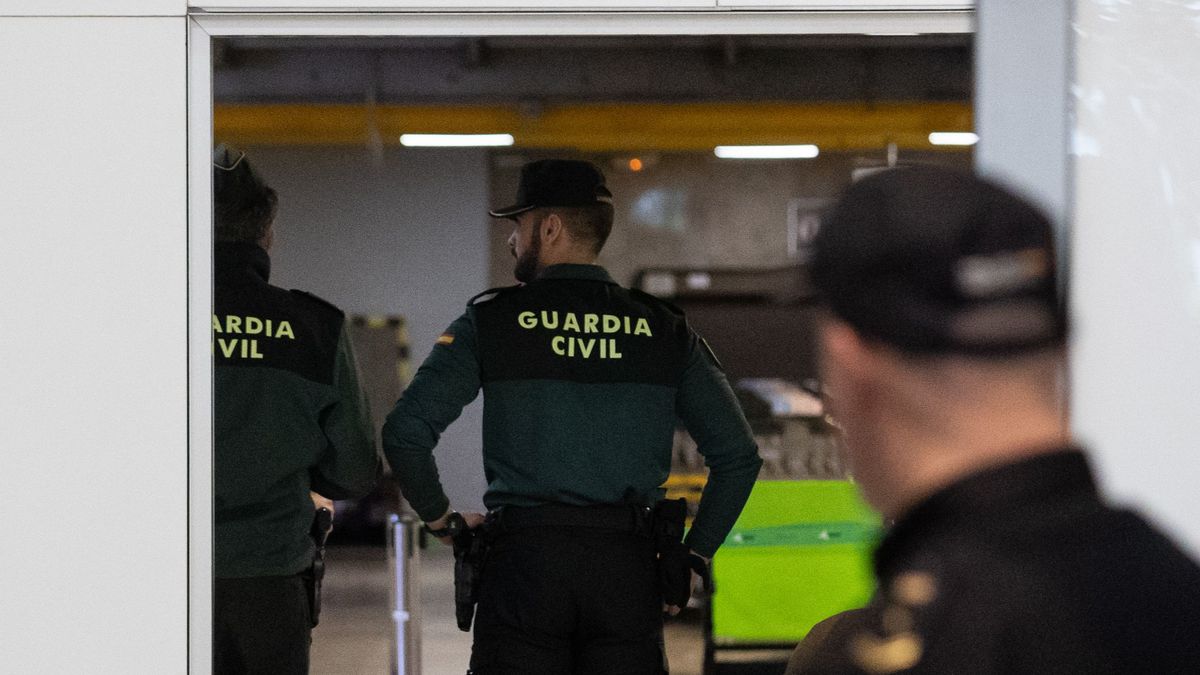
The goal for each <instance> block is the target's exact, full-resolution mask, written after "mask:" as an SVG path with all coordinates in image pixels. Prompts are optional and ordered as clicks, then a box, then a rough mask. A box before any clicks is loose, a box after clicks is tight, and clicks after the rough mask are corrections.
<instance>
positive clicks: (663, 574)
mask: <svg viewBox="0 0 1200 675" xmlns="http://www.w3.org/2000/svg"><path fill="white" fill-rule="evenodd" d="M686 518H687V501H686V500H684V499H669V500H663V501H660V502H658V503H657V504H655V506H654V513H653V514H652V516H651V518H650V526H651V532H652V536H653V537H654V550H655V552H656V553H657V554H658V584H659V588H660V590H661V591H662V599H663V602H664V603H666V604H668V605H673V606H675V607H684V606H685V605H687V602H688V599H690V598H691V597H692V572H696V573H697V574H698V575H700V578H701V579H702V580H703V582H704V589H705V591H708V592H711V591H712V577H711V575H710V574H709V571H708V565H707V563H705V562H704V559H703V558H701V557H700V556H698V555H696V554H694V553H692V552H691V550H689V549H688V547H687V545H686V544H684V543H683V528H684V520H685V519H686Z"/></svg>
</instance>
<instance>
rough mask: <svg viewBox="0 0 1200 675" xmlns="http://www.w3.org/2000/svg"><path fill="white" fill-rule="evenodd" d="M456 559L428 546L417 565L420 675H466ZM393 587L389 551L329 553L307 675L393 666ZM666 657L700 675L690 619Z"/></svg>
mask: <svg viewBox="0 0 1200 675" xmlns="http://www.w3.org/2000/svg"><path fill="white" fill-rule="evenodd" d="M453 560H454V559H453V557H452V556H451V555H450V552H449V549H446V548H445V547H442V546H436V547H433V546H431V547H430V548H428V549H426V550H425V551H422V560H421V571H422V574H421V582H420V589H419V593H420V597H421V610H420V611H421V624H422V629H421V638H422V649H421V661H422V669H421V673H409V674H408V675H463V674H464V673H466V671H467V661H468V659H469V657H470V651H471V638H470V635H468V634H467V633H463V632H461V631H459V630H458V627H457V626H456V625H455V621H454V595H453V592H454V589H453V580H452V578H451V574H452V572H451V570H452V565H453ZM391 611H392V610H391V583H390V570H389V569H388V563H387V551H386V550H385V549H383V548H371V547H337V548H334V547H331V548H330V550H329V553H328V572H327V576H326V579H325V593H324V601H323V608H322V611H321V625H320V626H318V627H317V628H316V629H315V630H314V631H313V646H312V673H313V674H314V675H354V674H357V673H388V672H389V671H390V668H391V666H390V664H391V660H392V647H391V645H392V634H393V630H394V628H393V624H392V619H391ZM666 644H667V658H668V660H669V661H670V664H671V674H672V675H700V671H701V663H702V661H703V645H704V641H703V637H702V634H701V626H700V624H699V623H698V622H696V621H695V620H692V621H679V620H674V621H670V622H668V624H667V630H666Z"/></svg>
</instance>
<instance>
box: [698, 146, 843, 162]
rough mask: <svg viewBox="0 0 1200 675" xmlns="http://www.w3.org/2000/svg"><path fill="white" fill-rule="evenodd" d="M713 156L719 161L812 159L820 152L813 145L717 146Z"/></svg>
mask: <svg viewBox="0 0 1200 675" xmlns="http://www.w3.org/2000/svg"><path fill="white" fill-rule="evenodd" d="M713 154H714V155H716V156H717V157H720V158H721V159H812V158H814V157H816V156H817V155H818V154H820V150H819V149H818V148H817V146H815V145H718V146H717V147H716V148H715V149H714V150H713Z"/></svg>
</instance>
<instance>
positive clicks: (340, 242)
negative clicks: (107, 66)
mask: <svg viewBox="0 0 1200 675" xmlns="http://www.w3.org/2000/svg"><path fill="white" fill-rule="evenodd" d="M246 151H247V156H248V157H249V158H250V159H251V161H252V162H254V164H255V166H256V167H258V168H259V170H261V171H262V173H263V176H264V178H265V179H266V180H267V181H268V182H269V183H270V184H271V185H272V186H273V187H274V188H275V189H276V191H277V192H278V193H279V217H278V219H277V221H276V225H277V227H276V230H277V233H276V242H275V248H274V249H273V250H272V272H271V281H272V282H273V283H275V284H277V285H280V286H283V287H285V288H300V289H303V290H307V291H309V292H312V293H315V294H317V295H319V296H321V297H323V298H325V299H327V300H329V301H330V302H333V303H334V304H336V305H338V306H339V307H341V308H342V309H344V310H345V311H347V312H349V313H352V314H386V315H391V314H398V315H402V316H404V317H405V318H406V320H407V322H408V328H409V338H410V344H411V347H412V352H411V354H412V361H413V366H414V372H415V368H416V366H419V365H420V364H421V362H422V361H424V360H425V357H426V356H428V354H429V352H430V350H431V349H432V348H433V344H434V341H435V340H436V339H437V337H438V336H439V335H441V333H442V331H443V330H445V329H446V327H447V326H448V325H450V322H451V321H453V320H454V319H456V318H458V316H459V315H461V314H462V313H463V310H464V309H465V308H466V303H467V299H469V298H470V297H471V296H473V295H475V294H476V293H479V292H481V291H483V290H484V289H486V288H487V280H488V230H487V228H488V227H490V226H492V225H491V222H490V221H491V219H490V218H488V217H487V207H488V168H487V155H486V152H485V151H482V150H414V149H400V148H389V149H387V150H384V152H383V155H382V157H381V158H380V160H379V161H375V160H374V159H373V158H372V155H371V154H370V153H369V152H368V151H367V150H366V149H358V148H340V147H337V148H246ZM482 420H483V407H482V400H481V399H480V400H477V401H476V402H475V403H474V404H472V405H471V406H469V407H468V408H467V409H466V410H465V411H464V412H463V416H462V417H460V418H459V419H458V421H457V422H455V423H454V424H453V425H451V426H450V428H449V429H448V430H447V431H446V433H445V434H444V435H443V437H442V441H441V442H440V443H439V444H438V448H437V450H436V453H435V456H436V457H437V461H438V468H439V470H440V471H441V473H442V479H443V482H444V483H445V485H446V489H447V492H448V493H449V495H450V498H451V501H452V502H453V503H454V504H455V506H456V507H457V508H460V509H461V508H474V507H479V508H482V495H483V489H484V487H485V485H486V484H485V482H484V479H483V463H482V459H481V452H482V447H483V446H482V440H481V436H480V426H481V423H482Z"/></svg>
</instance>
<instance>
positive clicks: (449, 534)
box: [425, 510, 485, 546]
mask: <svg viewBox="0 0 1200 675" xmlns="http://www.w3.org/2000/svg"><path fill="white" fill-rule="evenodd" d="M484 518H485V516H484V514H482V513H476V512H474V511H468V512H466V513H459V512H457V511H454V510H448V511H446V513H445V515H443V516H442V517H441V518H438V519H437V520H435V521H432V522H428V523H425V531H426V532H428V533H429V534H431V535H433V537H434V538H435V539H437V540H438V541H440V542H442V543H443V544H445V545H447V546H453V545H454V535H456V534H458V530H459V528H462V527H464V526H465V527H466V528H467V529H469V530H473V529H475V528H477V527H479V526H480V525H482V524H483V520H484Z"/></svg>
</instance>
